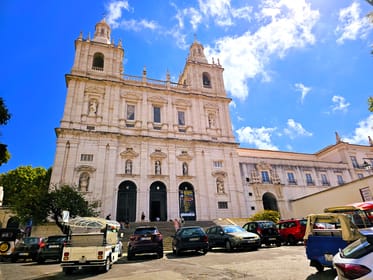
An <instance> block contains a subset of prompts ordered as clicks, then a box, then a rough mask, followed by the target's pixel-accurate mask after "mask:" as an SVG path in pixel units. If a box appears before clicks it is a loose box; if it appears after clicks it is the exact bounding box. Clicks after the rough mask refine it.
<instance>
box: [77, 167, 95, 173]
mask: <svg viewBox="0 0 373 280" xmlns="http://www.w3.org/2000/svg"><path fill="white" fill-rule="evenodd" d="M75 171H78V172H82V171H86V172H91V173H92V172H95V171H96V168H94V167H92V166H90V165H79V166H77V167H75Z"/></svg>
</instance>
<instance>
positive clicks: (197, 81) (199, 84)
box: [179, 39, 226, 97]
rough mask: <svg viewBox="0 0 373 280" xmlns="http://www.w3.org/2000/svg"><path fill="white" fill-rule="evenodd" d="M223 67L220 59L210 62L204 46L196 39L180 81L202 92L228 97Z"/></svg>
mask: <svg viewBox="0 0 373 280" xmlns="http://www.w3.org/2000/svg"><path fill="white" fill-rule="evenodd" d="M223 71H224V69H223V67H222V66H221V65H220V62H219V60H218V61H217V63H215V61H214V59H213V60H212V63H211V64H210V63H208V61H207V59H206V56H205V54H204V48H203V46H202V44H201V43H199V42H198V41H197V40H196V39H195V40H194V42H193V44H192V45H191V46H190V48H189V55H188V58H187V61H186V64H185V66H184V70H183V72H182V74H181V75H180V77H179V83H180V84H184V85H185V86H188V87H190V88H191V89H192V90H193V91H196V92H199V93H201V94H208V95H214V96H222V97H226V91H225V88H224V80H223Z"/></svg>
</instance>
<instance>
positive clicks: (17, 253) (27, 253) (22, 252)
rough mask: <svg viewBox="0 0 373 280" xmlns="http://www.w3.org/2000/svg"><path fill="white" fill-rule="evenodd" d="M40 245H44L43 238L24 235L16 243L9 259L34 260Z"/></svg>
mask: <svg viewBox="0 0 373 280" xmlns="http://www.w3.org/2000/svg"><path fill="white" fill-rule="evenodd" d="M42 246H44V238H42V237H25V238H23V239H22V240H21V241H19V242H18V243H17V244H16V247H15V250H14V252H13V254H12V255H11V261H12V262H16V261H17V260H19V259H23V260H27V259H32V260H33V261H34V262H36V261H37V260H38V258H39V252H40V248H41V247H42Z"/></svg>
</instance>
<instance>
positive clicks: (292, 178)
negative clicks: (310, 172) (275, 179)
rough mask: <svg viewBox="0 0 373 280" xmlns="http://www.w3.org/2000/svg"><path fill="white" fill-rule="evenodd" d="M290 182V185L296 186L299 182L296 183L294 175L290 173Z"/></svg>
mask: <svg viewBox="0 0 373 280" xmlns="http://www.w3.org/2000/svg"><path fill="white" fill-rule="evenodd" d="M288 182H289V184H290V185H296V184H297V181H295V177H294V173H293V172H288Z"/></svg>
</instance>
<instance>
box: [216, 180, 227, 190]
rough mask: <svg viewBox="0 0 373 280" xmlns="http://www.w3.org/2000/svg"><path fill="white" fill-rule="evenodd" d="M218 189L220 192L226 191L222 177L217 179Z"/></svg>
mask: <svg viewBox="0 0 373 280" xmlns="http://www.w3.org/2000/svg"><path fill="white" fill-rule="evenodd" d="M216 189H217V192H218V193H225V191H224V180H223V179H222V178H218V179H216Z"/></svg>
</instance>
